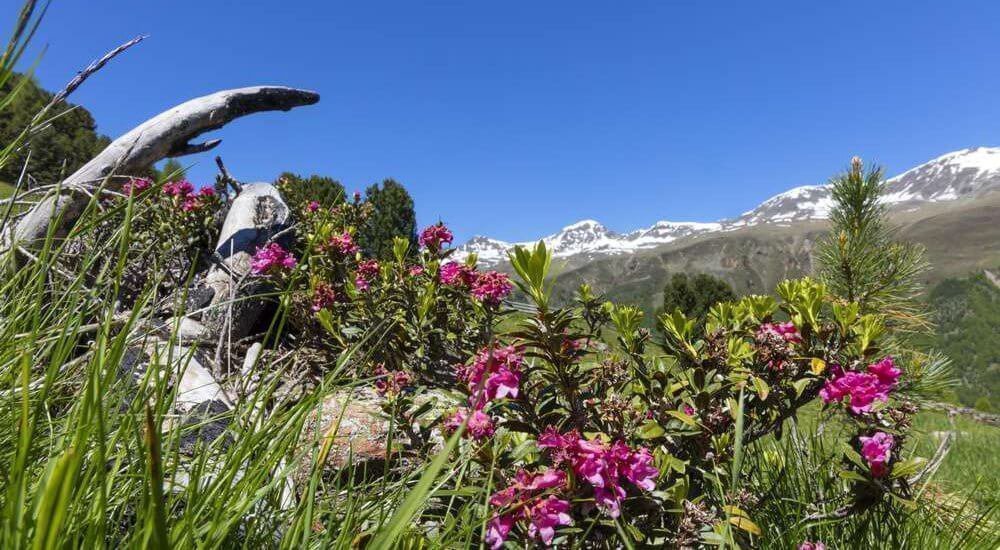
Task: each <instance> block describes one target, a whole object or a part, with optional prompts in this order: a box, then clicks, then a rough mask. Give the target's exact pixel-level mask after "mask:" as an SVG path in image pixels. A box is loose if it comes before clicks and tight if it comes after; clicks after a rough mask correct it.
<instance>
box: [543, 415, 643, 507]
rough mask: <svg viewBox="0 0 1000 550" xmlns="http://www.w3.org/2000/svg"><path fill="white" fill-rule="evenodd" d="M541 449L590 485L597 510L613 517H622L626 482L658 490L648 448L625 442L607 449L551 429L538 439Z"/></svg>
mask: <svg viewBox="0 0 1000 550" xmlns="http://www.w3.org/2000/svg"><path fill="white" fill-rule="evenodd" d="M538 447H539V448H542V449H548V450H550V452H551V455H552V460H553V462H554V463H555V464H556V465H564V464H568V465H569V466H570V467H572V468H573V472H574V473H576V475H577V477H578V478H580V479H582V480H584V481H586V482H587V483H588V484H590V485H591V486H592V487H593V489H594V501H595V502H596V503H597V506H598V507H599V508H601V509H602V510H604V511H605V512H607V514H608V515H609V516H611V517H618V515H619V514H620V513H621V502H622V500H623V499H624V498H625V495H626V492H625V489H624V488H623V487H622V486H621V484H622V483H623V482H624V481H628V482H629V483H631V484H633V485H635V486H636V487H638V488H640V489H643V490H645V491H651V490H653V489H655V487H656V478H657V477H658V476H659V470H657V469H656V468H655V467H654V466H653V456H652V454H651V453H650V452H649V450H648V449H646V448H643V447H640V448H638V449H636V450H632V449H630V448H629V447H628V445H626V444H625V443H624V442H622V441H615V442H613V443H611V444H610V445H608V444H606V443H603V442H602V441H600V440H599V439H591V440H587V439H584V438H582V437H580V434H579V433H578V432H576V431H571V432H568V433H566V434H560V433H558V432H557V431H556V430H555V429H554V428H552V427H549V428H547V429H546V430H545V431H543V432H542V433H541V435H540V436H539V437H538Z"/></svg>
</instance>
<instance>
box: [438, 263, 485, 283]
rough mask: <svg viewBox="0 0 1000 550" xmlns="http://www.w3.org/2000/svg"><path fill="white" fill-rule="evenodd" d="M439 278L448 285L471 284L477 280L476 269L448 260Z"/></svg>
mask: <svg viewBox="0 0 1000 550" xmlns="http://www.w3.org/2000/svg"><path fill="white" fill-rule="evenodd" d="M438 279H439V280H440V281H441V284H443V285H448V286H460V285H471V284H472V283H473V282H474V281H475V280H476V270H475V269H473V268H471V267H469V266H467V265H463V264H459V263H456V262H446V263H445V264H444V265H442V266H441V269H440V271H439V272H438Z"/></svg>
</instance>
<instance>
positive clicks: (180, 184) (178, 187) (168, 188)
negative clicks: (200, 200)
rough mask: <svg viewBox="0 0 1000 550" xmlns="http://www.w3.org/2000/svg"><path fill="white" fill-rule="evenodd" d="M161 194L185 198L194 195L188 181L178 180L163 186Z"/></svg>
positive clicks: (192, 187)
mask: <svg viewBox="0 0 1000 550" xmlns="http://www.w3.org/2000/svg"><path fill="white" fill-rule="evenodd" d="M163 192H164V193H165V194H167V195H170V196H172V197H180V198H182V199H183V198H186V197H187V196H188V195H190V194H192V193H194V186H193V185H191V182H189V181H188V180H178V181H172V182H169V183H165V184H163Z"/></svg>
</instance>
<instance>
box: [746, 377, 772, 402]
mask: <svg viewBox="0 0 1000 550" xmlns="http://www.w3.org/2000/svg"><path fill="white" fill-rule="evenodd" d="M750 381H751V383H753V388H754V390H755V391H756V392H757V395H759V396H760V399H761V401H766V400H767V396H768V395H770V394H771V388H770V386H768V385H767V382H765V381H764V380H762V379H761V378H760V377H757V376H754V377H753V378H751V379H750Z"/></svg>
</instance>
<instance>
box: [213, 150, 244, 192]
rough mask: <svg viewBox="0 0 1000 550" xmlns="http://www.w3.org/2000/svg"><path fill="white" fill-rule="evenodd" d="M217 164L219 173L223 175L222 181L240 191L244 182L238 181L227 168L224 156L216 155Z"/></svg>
mask: <svg viewBox="0 0 1000 550" xmlns="http://www.w3.org/2000/svg"><path fill="white" fill-rule="evenodd" d="M215 165H216V166H218V167H219V174H220V175H221V176H222V181H224V182H226V183H227V184H229V186H230V187H232V188H233V191H235V192H236V193H239V192H240V191H242V190H243V184H241V183H240V182H238V181H236V178H234V177H233V175H232V174H230V173H229V170H226V165H225V164H223V163H222V157H220V156H217V157H215Z"/></svg>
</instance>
